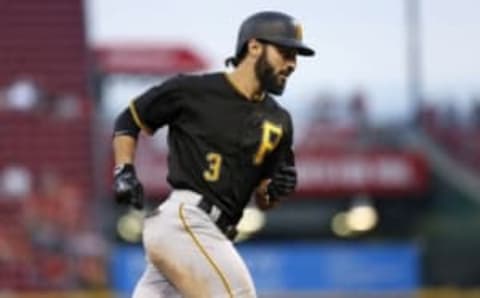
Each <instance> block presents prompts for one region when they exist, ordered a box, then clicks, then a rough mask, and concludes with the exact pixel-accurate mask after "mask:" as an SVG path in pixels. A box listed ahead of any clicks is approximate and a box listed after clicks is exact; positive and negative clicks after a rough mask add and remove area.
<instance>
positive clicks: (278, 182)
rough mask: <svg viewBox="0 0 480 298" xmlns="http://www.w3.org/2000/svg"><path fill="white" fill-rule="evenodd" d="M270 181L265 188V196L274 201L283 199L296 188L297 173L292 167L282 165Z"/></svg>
mask: <svg viewBox="0 0 480 298" xmlns="http://www.w3.org/2000/svg"><path fill="white" fill-rule="evenodd" d="M271 179H272V180H271V181H270V183H269V184H268V186H267V194H268V195H269V196H270V197H271V198H275V199H278V198H280V197H285V196H288V195H289V194H291V193H292V192H293V191H294V190H295V187H296V186H297V171H296V170H295V167H294V166H288V165H282V166H280V167H279V168H278V170H277V171H276V172H275V173H274V174H273V177H272V178H271Z"/></svg>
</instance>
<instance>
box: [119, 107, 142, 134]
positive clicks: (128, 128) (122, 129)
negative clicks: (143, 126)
mask: <svg viewBox="0 0 480 298" xmlns="http://www.w3.org/2000/svg"><path fill="white" fill-rule="evenodd" d="M139 132H140V127H138V125H137V124H136V123H135V121H134V120H133V117H132V114H131V113H130V109H128V108H127V109H125V110H124V111H123V112H122V113H121V114H120V115H118V117H117V119H116V120H115V126H114V136H122V135H126V136H131V137H133V138H135V139H136V138H137V137H138V134H139Z"/></svg>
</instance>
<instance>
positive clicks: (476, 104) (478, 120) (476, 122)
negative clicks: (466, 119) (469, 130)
mask: <svg viewBox="0 0 480 298" xmlns="http://www.w3.org/2000/svg"><path fill="white" fill-rule="evenodd" d="M471 118H472V122H473V127H474V128H477V129H479V128H480V95H476V96H474V98H473V101H472V115H471Z"/></svg>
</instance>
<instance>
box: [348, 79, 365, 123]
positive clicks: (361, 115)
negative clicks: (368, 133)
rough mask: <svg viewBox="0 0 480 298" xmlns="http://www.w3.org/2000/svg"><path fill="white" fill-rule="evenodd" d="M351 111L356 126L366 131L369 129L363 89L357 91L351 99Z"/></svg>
mask: <svg viewBox="0 0 480 298" xmlns="http://www.w3.org/2000/svg"><path fill="white" fill-rule="evenodd" d="M349 110H350V114H351V116H352V119H353V121H354V122H355V125H356V126H357V127H358V128H359V129H361V130H364V129H366V128H367V127H368V114H367V113H368V112H367V103H366V96H365V93H364V91H363V90H362V89H360V88H359V89H357V90H355V91H354V92H353V94H352V95H351V97H350V102H349Z"/></svg>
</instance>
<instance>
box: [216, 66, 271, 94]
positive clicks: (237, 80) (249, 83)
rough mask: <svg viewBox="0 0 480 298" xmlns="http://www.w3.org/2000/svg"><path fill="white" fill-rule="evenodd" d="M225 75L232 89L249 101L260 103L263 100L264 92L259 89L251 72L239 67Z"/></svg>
mask: <svg viewBox="0 0 480 298" xmlns="http://www.w3.org/2000/svg"><path fill="white" fill-rule="evenodd" d="M225 75H226V76H227V79H228V80H229V81H230V83H231V84H232V85H233V87H234V88H235V89H237V91H238V92H240V93H241V94H242V95H243V96H244V97H245V98H247V99H248V100H249V101H262V100H263V99H264V98H265V92H264V91H263V90H262V89H261V88H260V83H259V82H258V80H257V78H256V77H255V75H254V73H253V71H251V70H249V69H247V68H246V67H241V66H240V67H237V68H236V69H235V70H234V71H232V72H230V73H226V74H225Z"/></svg>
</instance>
